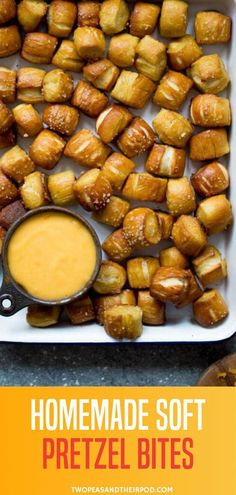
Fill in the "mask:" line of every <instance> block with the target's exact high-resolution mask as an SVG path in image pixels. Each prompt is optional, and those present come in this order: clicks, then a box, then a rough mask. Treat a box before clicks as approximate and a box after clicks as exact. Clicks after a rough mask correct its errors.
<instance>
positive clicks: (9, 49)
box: [0, 25, 21, 58]
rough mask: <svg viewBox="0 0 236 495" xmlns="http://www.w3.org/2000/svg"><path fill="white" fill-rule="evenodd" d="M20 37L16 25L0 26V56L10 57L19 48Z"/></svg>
mask: <svg viewBox="0 0 236 495" xmlns="http://www.w3.org/2000/svg"><path fill="white" fill-rule="evenodd" d="M20 47H21V37H20V33H19V29H18V27H17V26H15V25H12V26H7V27H0V58H1V57H10V55H14V53H17V52H18V51H19V50H20Z"/></svg>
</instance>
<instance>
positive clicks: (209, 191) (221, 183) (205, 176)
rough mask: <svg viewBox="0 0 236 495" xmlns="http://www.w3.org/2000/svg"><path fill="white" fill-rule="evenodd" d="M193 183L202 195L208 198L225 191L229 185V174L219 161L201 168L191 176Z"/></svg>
mask: <svg viewBox="0 0 236 495" xmlns="http://www.w3.org/2000/svg"><path fill="white" fill-rule="evenodd" d="M191 181H192V185H193V187H194V189H195V191H196V192H197V194H199V195H200V196H203V197H204V198H208V197H210V196H215V194H220V193H222V192H224V191H225V190H226V189H227V188H228V187H229V174H228V171H227V170H226V168H225V167H224V166H223V165H221V163H219V162H212V163H209V165H204V166H203V167H201V168H199V169H198V170H197V172H196V173H195V174H193V175H192V177H191Z"/></svg>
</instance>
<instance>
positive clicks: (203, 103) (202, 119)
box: [190, 95, 231, 128]
mask: <svg viewBox="0 0 236 495" xmlns="http://www.w3.org/2000/svg"><path fill="white" fill-rule="evenodd" d="M190 116H191V120H192V123H193V124H194V125H198V126H200V127H207V128H209V127H224V126H228V125H230V124H231V109H230V102H229V100H228V99H227V98H221V97H220V96H216V95H198V96H195V98H193V100H192V103H191V107H190Z"/></svg>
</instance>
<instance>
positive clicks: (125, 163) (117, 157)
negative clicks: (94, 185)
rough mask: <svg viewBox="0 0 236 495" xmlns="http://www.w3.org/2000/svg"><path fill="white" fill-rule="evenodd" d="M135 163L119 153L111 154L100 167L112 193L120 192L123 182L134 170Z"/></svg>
mask: <svg viewBox="0 0 236 495" xmlns="http://www.w3.org/2000/svg"><path fill="white" fill-rule="evenodd" d="M134 168H135V163H134V162H133V161H132V160H129V158H126V156H124V155H122V154H121V153H112V154H111V155H110V156H109V157H108V158H107V160H106V161H105V163H104V165H103V167H102V173H103V175H105V177H107V179H108V180H109V182H110V183H111V185H112V189H113V190H114V191H121V189H122V186H123V184H124V182H125V181H126V179H127V177H128V176H129V174H130V173H131V172H132V170H134Z"/></svg>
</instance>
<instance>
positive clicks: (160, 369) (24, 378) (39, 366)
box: [0, 336, 236, 386]
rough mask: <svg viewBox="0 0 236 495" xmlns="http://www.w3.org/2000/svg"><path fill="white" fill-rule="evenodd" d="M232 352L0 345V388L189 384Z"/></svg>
mask: <svg viewBox="0 0 236 495" xmlns="http://www.w3.org/2000/svg"><path fill="white" fill-rule="evenodd" d="M234 351H236V336H235V337H233V338H231V339H229V340H226V341H223V342H219V343H214V344H195V345H190V344H181V345H180V344H168V345H167V344H165V345H159V344H147V345H145V344H123V345H122V344H114V345H112V344H111V345H107V346H105V345H99V346H98V345H97V346H95V345H88V346H85V345H28V344H0V385H1V386H5V385H9V386H11V385H24V386H29V385H30V386H32V385H38V386H39V385H42V386H48V385H49V386H54V385H55V386H56V385H64V386H66V385H67V386H79V385H94V386H95V385H98V386H102V385H122V386H125V385H138V386H145V385H147V386H149V385H152V386H177V385H180V386H188V385H195V384H196V382H197V380H198V378H199V376H200V374H201V373H202V372H203V371H204V370H205V368H207V367H208V366H209V365H210V364H212V363H213V362H214V361H217V360H218V359H221V358H222V357H224V356H225V355H226V354H230V353H232V352H234Z"/></svg>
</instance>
